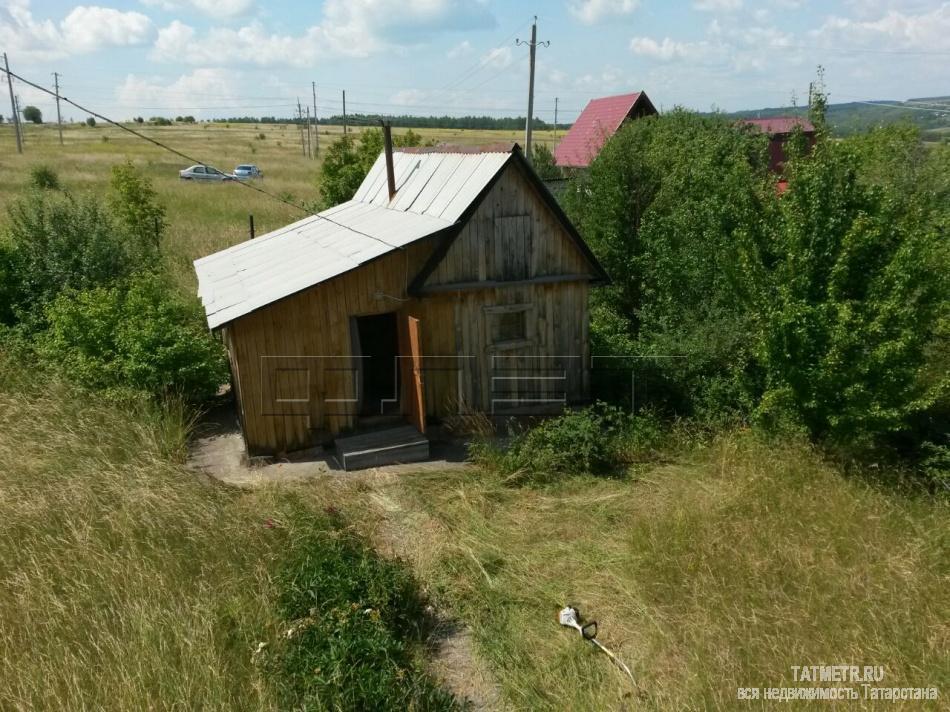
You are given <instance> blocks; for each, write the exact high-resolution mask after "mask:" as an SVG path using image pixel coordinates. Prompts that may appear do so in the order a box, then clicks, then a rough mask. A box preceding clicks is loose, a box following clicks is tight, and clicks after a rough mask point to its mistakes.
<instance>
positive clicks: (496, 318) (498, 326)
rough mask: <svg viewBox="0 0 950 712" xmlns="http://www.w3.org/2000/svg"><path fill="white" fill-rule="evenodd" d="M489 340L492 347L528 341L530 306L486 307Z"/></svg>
mask: <svg viewBox="0 0 950 712" xmlns="http://www.w3.org/2000/svg"><path fill="white" fill-rule="evenodd" d="M484 309H485V316H486V318H487V327H488V340H489V343H490V344H491V345H492V346H498V345H515V344H518V343H524V342H526V341H528V313H529V312H530V311H531V305H530V304H506V305H498V306H486V307H484Z"/></svg>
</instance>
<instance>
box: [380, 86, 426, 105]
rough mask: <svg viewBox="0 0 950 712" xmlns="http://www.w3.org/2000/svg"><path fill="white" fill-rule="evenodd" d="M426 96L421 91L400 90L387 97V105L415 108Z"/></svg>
mask: <svg viewBox="0 0 950 712" xmlns="http://www.w3.org/2000/svg"><path fill="white" fill-rule="evenodd" d="M426 96H427V94H426V92H424V91H422V90H421V89H400V90H399V91H397V92H396V93H395V94H393V95H392V96H390V97H389V103H391V104H395V105H396V106H415V105H416V104H418V103H419V102H420V101H421V100H423V99H425V98H426Z"/></svg>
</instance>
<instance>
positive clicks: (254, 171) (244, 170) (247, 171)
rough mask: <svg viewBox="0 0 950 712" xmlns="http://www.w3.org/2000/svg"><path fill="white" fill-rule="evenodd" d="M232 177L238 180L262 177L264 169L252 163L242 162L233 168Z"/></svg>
mask: <svg viewBox="0 0 950 712" xmlns="http://www.w3.org/2000/svg"><path fill="white" fill-rule="evenodd" d="M233 175H234V177H235V178H237V179H238V180H243V179H245V178H263V177H264V171H262V170H261V169H260V168H258V167H257V166H255V165H254V164H252V163H242V164H241V165H239V166H237V167H236V168H235V169H234V174H233Z"/></svg>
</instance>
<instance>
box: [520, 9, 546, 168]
mask: <svg viewBox="0 0 950 712" xmlns="http://www.w3.org/2000/svg"><path fill="white" fill-rule="evenodd" d="M515 44H516V45H524V44H526V45H528V53H529V56H530V61H529V70H528V72H529V73H528V116H527V118H526V119H525V121H524V155H525V158H526V159H528V163H531V120H532V118H533V114H534V54H535V50H537V48H538V16H537V15H535V16H534V22H533V23H532V25H531V41H530V42H525V41H524V40H518V39H516V40H515ZM550 44H551V43H550V42H542V43H541V45H542V46H544V47H547V46H548V45H550Z"/></svg>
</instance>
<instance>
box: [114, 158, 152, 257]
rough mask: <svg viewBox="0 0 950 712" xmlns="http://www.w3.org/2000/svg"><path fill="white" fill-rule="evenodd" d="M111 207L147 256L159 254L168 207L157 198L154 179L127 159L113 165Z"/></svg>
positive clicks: (139, 249) (119, 222) (134, 243)
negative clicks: (145, 174) (153, 184)
mask: <svg viewBox="0 0 950 712" xmlns="http://www.w3.org/2000/svg"><path fill="white" fill-rule="evenodd" d="M110 186H111V188H112V195H111V196H110V200H109V207H110V208H111V209H112V214H113V215H114V216H115V218H116V221H117V222H118V224H119V225H121V226H122V227H123V228H124V229H125V231H126V233H127V234H128V236H129V237H130V238H131V239H132V240H133V245H132V246H131V247H134V248H135V249H137V250H138V251H140V252H141V253H143V255H144V256H157V250H158V245H159V242H160V241H161V238H162V234H163V233H164V231H165V207H164V206H163V205H161V204H160V203H159V202H158V199H157V194H156V193H155V189H154V188H152V183H151V181H150V180H149V179H148V178H146V177H145V176H144V175H142V173H141V171H139V169H137V168H136V167H135V166H133V165H132V163H131V162H129V161H126V162H125V163H120V164H118V165H115V166H113V167H112V179H111V181H110Z"/></svg>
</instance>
